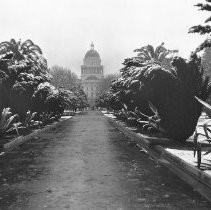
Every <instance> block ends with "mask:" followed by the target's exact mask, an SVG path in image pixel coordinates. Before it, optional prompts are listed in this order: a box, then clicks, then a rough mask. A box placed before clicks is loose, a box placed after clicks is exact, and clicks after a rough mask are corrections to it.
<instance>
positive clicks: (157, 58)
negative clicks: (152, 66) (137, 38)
mask: <svg viewBox="0 0 211 210" xmlns="http://www.w3.org/2000/svg"><path fill="white" fill-rule="evenodd" d="M134 51H135V52H138V55H137V56H138V58H139V59H141V60H142V61H150V60H151V61H154V62H156V63H159V64H161V65H163V66H168V65H169V64H170V61H171V60H172V58H173V56H174V55H175V53H178V50H167V49H166V48H165V47H164V42H163V43H162V44H160V45H159V46H158V47H156V48H154V47H153V46H152V45H147V46H144V47H141V48H139V49H136V50H134Z"/></svg>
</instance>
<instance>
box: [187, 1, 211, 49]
mask: <svg viewBox="0 0 211 210" xmlns="http://www.w3.org/2000/svg"><path fill="white" fill-rule="evenodd" d="M205 1H206V2H207V3H198V4H196V5H195V6H196V7H198V8H199V10H201V11H207V12H211V0H205ZM210 22H211V16H210V17H208V18H207V19H206V20H205V21H204V24H203V25H196V26H193V27H191V28H190V29H189V33H199V34H200V35H204V34H208V35H209V37H208V38H207V39H206V40H205V41H204V42H203V43H202V44H201V45H199V47H198V48H197V49H196V52H199V51H201V50H203V49H204V48H206V47H211V39H210V33H211V26H210V25H209V24H208V23H210Z"/></svg>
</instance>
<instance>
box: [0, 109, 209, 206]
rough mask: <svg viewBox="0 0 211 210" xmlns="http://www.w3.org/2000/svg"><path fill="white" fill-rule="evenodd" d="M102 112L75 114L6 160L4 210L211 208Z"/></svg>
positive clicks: (0, 202)
mask: <svg viewBox="0 0 211 210" xmlns="http://www.w3.org/2000/svg"><path fill="white" fill-rule="evenodd" d="M128 141H129V140H128V139H126V138H125V136H124V135H123V134H122V133H120V132H119V131H118V130H116V129H115V128H114V127H112V125H111V124H110V123H109V122H108V121H107V120H106V119H105V118H104V117H103V116H102V114H101V113H100V112H94V111H89V112H87V113H84V114H82V115H78V116H75V117H73V118H72V119H70V120H68V121H67V122H65V123H64V124H63V125H62V126H59V127H57V128H56V129H55V130H53V131H50V132H47V133H45V134H42V135H40V136H38V137H37V138H36V139H34V140H32V141H31V142H28V143H27V144H25V145H22V146H21V148H19V149H18V150H17V151H14V152H11V154H9V155H8V156H7V157H4V158H3V159H1V160H0V164H1V167H0V209H3V210H4V209H5V210H7V209H11V210H17V209H20V210H25V209H26V210H42V209H54V210H63V209H73V210H95V209H96V210H98V209H99V210H101V209H105V210H106V209H108V210H110V209H111V210H113V209H114V210H125V209H131V210H133V209H171V210H172V209H197V210H198V209H210V208H211V206H210V205H209V204H208V202H207V201H206V200H204V199H203V198H201V196H200V195H199V194H197V193H196V192H193V191H192V190H191V188H189V187H188V186H187V185H186V184H184V183H183V182H182V181H180V180H179V179H178V178H177V177H176V176H174V175H173V174H172V173H171V172H169V171H168V170H166V169H165V168H163V167H159V166H157V165H156V164H155V163H154V162H153V161H152V160H151V159H150V158H149V157H148V156H147V155H146V154H145V153H142V152H140V151H139V149H138V148H136V147H134V146H132V144H129V143H128Z"/></svg>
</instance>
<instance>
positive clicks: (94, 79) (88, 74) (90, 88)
mask: <svg viewBox="0 0 211 210" xmlns="http://www.w3.org/2000/svg"><path fill="white" fill-rule="evenodd" d="M102 78H103V66H102V65H101V59H100V55H99V53H98V52H97V51H96V50H95V49H94V44H93V43H92V44H91V49H90V50H89V51H87V53H86V54H85V56H84V59H83V65H82V66H81V83H82V87H83V90H84V92H85V94H86V96H87V99H88V103H89V105H90V107H93V106H95V100H96V96H97V92H98V85H99V82H100V80H101V79H102Z"/></svg>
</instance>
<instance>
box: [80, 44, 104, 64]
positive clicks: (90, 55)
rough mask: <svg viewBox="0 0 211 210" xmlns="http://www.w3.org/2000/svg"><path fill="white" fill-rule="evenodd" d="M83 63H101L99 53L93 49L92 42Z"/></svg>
mask: <svg viewBox="0 0 211 210" xmlns="http://www.w3.org/2000/svg"><path fill="white" fill-rule="evenodd" d="M84 65H87V66H98V65H101V59H100V55H99V53H98V52H97V51H96V50H95V49H94V44H93V43H92V44H91V49H90V50H89V51H87V52H86V54H85V56H84Z"/></svg>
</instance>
